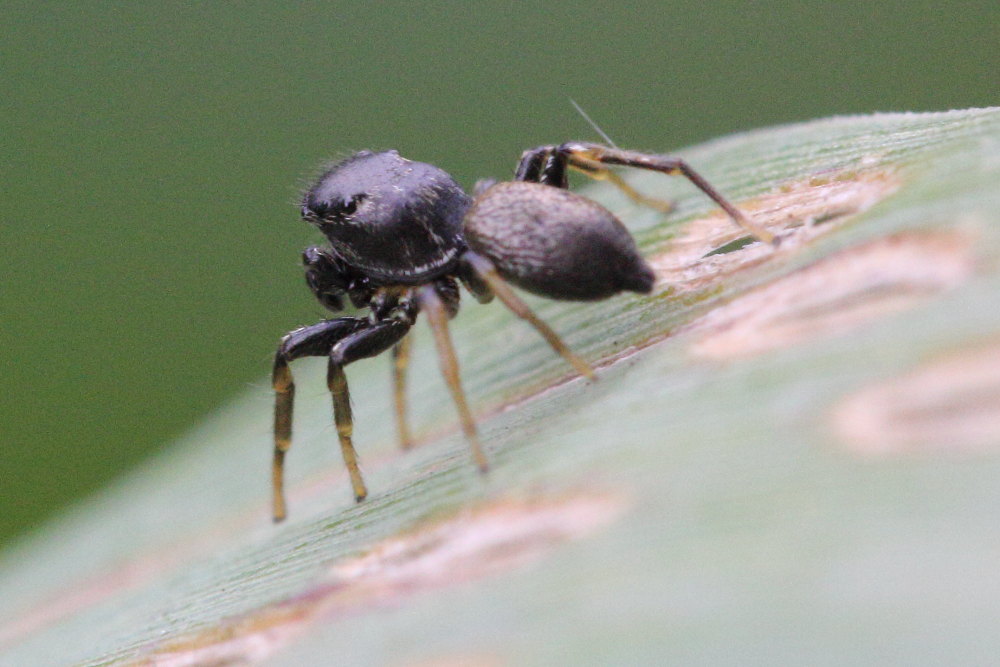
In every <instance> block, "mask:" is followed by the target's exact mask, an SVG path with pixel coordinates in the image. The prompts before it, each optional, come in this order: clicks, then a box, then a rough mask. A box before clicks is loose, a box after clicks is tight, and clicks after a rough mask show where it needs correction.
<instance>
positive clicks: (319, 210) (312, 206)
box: [302, 192, 368, 220]
mask: <svg viewBox="0 0 1000 667" xmlns="http://www.w3.org/2000/svg"><path fill="white" fill-rule="evenodd" d="M367 198H368V195H367V194H365V193H363V192H362V193H359V194H356V195H351V196H350V197H344V198H343V199H335V200H333V201H330V200H325V199H316V200H313V201H308V202H307V203H305V204H303V206H302V217H303V218H305V219H307V220H325V219H328V218H343V217H348V216H351V215H353V214H354V213H355V212H356V211H357V210H358V205H359V204H360V203H361V202H363V201H364V200H365V199H367Z"/></svg>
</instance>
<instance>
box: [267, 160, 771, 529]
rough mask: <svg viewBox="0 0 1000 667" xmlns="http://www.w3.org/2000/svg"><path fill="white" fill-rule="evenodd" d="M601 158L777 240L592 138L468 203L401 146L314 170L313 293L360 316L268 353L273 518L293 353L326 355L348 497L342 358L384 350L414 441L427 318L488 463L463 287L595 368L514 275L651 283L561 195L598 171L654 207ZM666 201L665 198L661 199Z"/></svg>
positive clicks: (683, 171)
mask: <svg viewBox="0 0 1000 667" xmlns="http://www.w3.org/2000/svg"><path fill="white" fill-rule="evenodd" d="M607 165H623V166H631V167H639V168H644V169H651V170H655V171H661V172H664V173H667V174H679V175H683V176H685V177H686V178H688V179H689V180H690V181H692V182H693V183H694V184H695V185H696V186H698V187H699V188H700V189H701V190H702V191H703V192H705V193H706V194H707V195H708V196H709V197H711V198H712V199H713V200H715V201H716V202H717V203H718V204H719V205H720V206H722V208H723V209H724V210H725V211H726V212H727V213H728V214H729V215H730V217H732V219H733V221H734V222H736V224H738V225H740V226H742V227H744V228H746V229H747V230H748V231H749V232H750V233H751V234H753V235H754V236H756V237H757V238H758V239H759V240H762V241H767V242H773V241H774V237H773V236H772V235H771V234H770V233H769V232H767V231H765V230H762V229H758V228H756V227H754V226H753V225H751V223H749V222H748V221H747V220H746V219H745V218H744V217H743V215H742V214H741V213H740V212H739V210H737V209H736V208H735V207H733V206H732V205H731V204H729V203H728V202H727V201H726V200H725V199H723V198H722V197H721V196H720V195H719V194H718V193H717V192H716V191H715V190H714V189H713V188H712V187H711V186H710V185H709V184H708V183H707V182H706V181H705V180H704V179H703V178H701V177H700V176H699V175H698V174H697V173H696V172H694V171H693V170H692V169H691V168H690V167H689V166H688V165H687V164H686V163H684V162H683V161H681V160H678V159H675V158H668V157H661V156H656V155H647V154H644V153H636V152H632V151H623V150H619V149H617V148H607V147H605V146H599V145H596V144H582V143H567V144H562V145H560V146H542V147H539V148H536V149H533V150H529V151H526V152H525V153H524V154H523V155H522V157H521V162H520V164H519V165H518V168H517V171H516V172H515V176H514V180H513V181H510V182H504V183H496V184H494V185H492V186H489V187H485V188H483V189H482V191H480V192H478V193H477V195H476V197H475V198H474V199H473V198H471V197H469V195H467V194H466V193H465V192H464V191H463V190H462V189H461V188H460V187H459V186H458V184H457V183H455V181H454V180H453V179H452V178H451V176H449V175H448V174H447V173H445V172H444V171H442V170H441V169H438V168H437V167H435V166H433V165H429V164H425V163H422V162H412V161H410V160H407V159H405V158H403V157H400V155H399V154H398V153H397V152H396V151H386V152H382V153H372V152H370V151H362V152H359V153H356V154H354V155H353V156H351V157H349V158H347V159H346V160H343V161H341V162H339V163H337V164H336V165H334V166H333V167H331V168H330V169H328V170H327V171H326V172H324V173H323V175H322V176H321V177H320V178H319V180H318V181H317V182H316V184H315V185H313V186H312V187H311V188H309V190H308V191H307V192H306V194H305V196H304V197H303V201H302V217H303V218H304V219H305V220H306V221H308V222H310V223H312V224H314V225H316V227H317V228H319V230H320V231H321V232H322V233H323V235H324V236H326V238H327V240H328V241H329V246H326V247H310V248H307V249H306V250H305V252H304V253H303V264H304V266H305V272H306V280H307V282H308V284H309V288H310V289H311V290H312V292H313V294H314V295H315V296H316V298H317V299H318V300H319V302H320V303H322V304H323V305H324V306H325V307H326V308H328V309H329V310H331V311H333V312H337V311H340V310H341V309H342V308H343V303H344V302H343V298H344V297H345V296H346V297H347V298H348V299H349V300H350V301H351V303H352V304H353V305H354V306H355V307H358V308H367V309H369V314H368V315H367V316H365V317H337V318H333V319H329V320H324V321H322V322H320V323H318V324H314V325H311V326H307V327H303V328H300V329H296V330H295V331H292V332H291V333H289V334H287V335H286V336H285V337H284V338H282V339H281V344H280V345H279V347H278V352H277V354H276V355H275V359H274V371H273V385H274V389H275V392H276V404H275V413H274V441H275V444H274V470H273V472H274V518H275V520H281V519H283V518H284V517H285V514H286V509H285V500H284V493H283V490H282V477H283V467H284V456H285V452H286V451H288V448H289V447H290V445H291V433H292V406H293V398H294V390H295V385H294V383H293V381H292V375H291V371H290V370H289V363H290V362H291V361H293V360H294V359H297V358H300V357H305V356H325V357H328V360H329V361H328V367H327V368H328V374H327V384H328V386H329V388H330V392H331V393H332V395H333V405H334V419H335V421H336V424H337V435H338V439H339V441H340V445H341V450H342V453H343V456H344V461H345V463H346V464H347V468H348V471H349V473H350V477H351V484H352V487H353V489H354V496H355V498H356V499H357V500H359V501H360V500H362V499H363V498H364V497H365V496H366V495H367V489H366V488H365V485H364V481H363V480H362V478H361V473H360V470H359V469H358V465H357V459H356V454H355V451H354V445H353V443H352V441H351V436H352V430H353V419H352V417H351V406H350V397H349V394H348V389H347V378H346V376H345V375H344V366H346V365H347V364H349V363H351V362H352V361H356V360H358V359H363V358H366V357H372V356H376V355H378V354H381V353H382V352H385V351H386V350H388V349H390V348H392V349H393V354H394V357H395V362H396V363H395V364H394V366H393V367H394V369H395V396H396V413H397V421H398V424H399V430H400V439H401V441H402V444H403V446H404V447H408V446H409V443H410V437H409V430H408V428H407V426H406V419H405V400H404V391H403V387H404V382H405V372H406V361H407V359H408V344H407V338H406V334H407V333H408V332H409V330H410V328H411V327H412V326H413V324H414V323H415V322H416V319H417V315H418V314H419V313H421V312H423V313H425V314H426V315H427V319H428V322H429V323H430V325H431V329H432V330H433V332H434V340H435V344H436V346H437V349H438V354H439V356H440V358H441V368H442V372H443V374H444V376H445V380H446V381H447V384H448V388H449V390H450V391H451V394H452V397H453V399H454V401H455V404H456V406H457V408H458V412H459V417H460V420H461V423H462V430H463V431H464V433H465V436H466V438H467V439H468V441H469V444H470V446H471V448H472V453H473V457H474V458H475V460H476V463H477V465H478V466H479V468H480V469H481V470H484V471H485V470H486V468H487V466H488V463H487V459H486V456H485V454H484V453H483V450H482V447H481V445H480V443H479V439H478V436H477V434H476V426H475V422H474V421H473V418H472V414H471V412H470V410H469V408H468V406H467V404H466V401H465V394H464V392H463V390H462V386H461V381H460V379H459V375H458V364H457V362H456V360H455V354H454V350H453V348H452V345H451V339H450V336H449V334H448V327H447V323H448V319H450V318H451V317H454V316H455V314H456V313H457V312H458V305H459V289H458V284H459V283H461V284H463V285H464V286H465V287H466V289H468V290H469V291H470V292H471V293H472V294H473V296H475V297H476V299H477V300H478V301H480V302H481V303H486V302H488V301H490V300H491V299H492V298H493V296H494V295H496V296H497V297H499V298H500V300H501V301H503V302H504V304H506V305H507V306H508V307H509V308H510V309H511V310H512V311H514V313H515V314H517V315H518V316H519V317H522V318H524V319H525V320H527V321H528V322H530V323H531V324H532V325H533V326H534V327H535V328H536V329H538V331H539V332H540V333H541V334H542V335H543V336H544V337H545V339H546V340H547V341H548V342H549V344H550V345H551V346H552V347H553V348H554V349H555V350H556V351H557V352H558V353H559V354H561V355H562V356H563V357H564V358H565V359H566V360H567V361H569V362H570V363H571V364H572V365H573V366H574V367H575V368H576V369H577V371H579V372H580V373H581V374H583V375H586V376H587V377H591V378H592V377H594V373H593V370H591V368H590V366H589V365H588V364H587V363H586V362H585V361H583V360H582V359H580V358H579V357H577V356H576V355H575V354H573V353H572V352H571V351H570V350H569V348H567V347H566V345H565V344H564V343H563V342H562V340H560V338H559V336H557V335H556V333H555V332H554V331H552V329H550V328H549V327H548V326H547V325H546V324H545V323H544V322H542V321H541V320H539V319H538V318H537V317H536V316H535V315H534V313H532V312H531V310H530V309H528V307H527V306H526V305H525V304H524V302H523V301H521V300H520V299H519V298H518V297H517V295H516V294H515V293H514V292H513V290H512V289H511V288H510V286H509V285H508V283H511V284H513V285H516V286H517V287H520V288H522V289H524V290H527V291H529V292H533V293H535V294H538V295H541V296H545V297H549V298H553V299H570V300H580V301H588V300H596V299H604V298H607V297H610V296H612V295H614V294H617V293H619V292H621V291H633V292H640V293H647V292H649V291H651V290H652V288H653V284H654V281H655V275H654V273H653V270H652V268H650V266H649V264H648V263H647V262H646V261H645V260H644V259H643V258H642V256H641V255H640V254H639V250H638V248H637V247H636V244H635V241H634V240H633V239H632V236H631V235H630V234H629V233H628V231H627V230H626V229H625V227H624V225H622V223H621V222H619V220H618V219H617V218H616V217H615V216H614V215H613V214H612V213H611V212H610V211H608V210H607V209H606V208H604V207H603V206H601V205H600V204H597V203H596V202H593V201H591V200H589V199H586V198H585V197H582V196H580V195H578V194H574V193H572V192H570V191H568V190H567V189H566V188H567V178H566V172H567V169H568V168H573V169H577V170H579V171H582V172H584V173H587V174H589V175H591V176H595V177H598V178H606V179H608V180H610V181H612V182H613V183H615V184H616V185H618V186H620V187H621V188H622V189H623V190H624V191H625V193H626V194H628V195H629V196H631V197H633V198H634V199H636V200H637V201H640V202H643V203H653V204H660V205H662V204H663V203H662V202H657V201H656V200H649V199H646V198H644V197H642V196H641V195H639V194H638V193H636V192H635V191H634V190H632V189H631V188H630V187H629V186H628V185H627V184H626V183H625V182H624V181H622V180H621V179H620V178H619V177H618V176H617V175H615V174H614V173H613V172H611V171H609V170H608V168H607ZM662 207H663V208H668V207H667V206H662Z"/></svg>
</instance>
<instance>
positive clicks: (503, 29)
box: [0, 1, 1000, 539]
mask: <svg viewBox="0 0 1000 667" xmlns="http://www.w3.org/2000/svg"><path fill="white" fill-rule="evenodd" d="M3 9H4V12H3V16H4V20H3V22H4V25H3V28H2V29H0V30H2V31H3V43H2V63H3V65H2V68H0V77H2V78H0V82H2V83H0V98H2V100H3V101H2V102H0V107H2V108H3V133H2V140H0V146H2V153H0V155H2V159H3V166H4V169H3V176H4V177H3V190H2V191H3V196H2V198H0V207H2V208H0V215H2V221H3V243H2V244H0V253H2V261H3V263H2V266H3V267H4V277H3V283H2V288H0V344H2V346H3V351H4V366H3V370H4V373H3V376H4V377H3V380H4V381H3V383H2V386H3V392H2V394H0V414H2V418H0V437H2V439H3V443H4V456H2V457H0V489H2V492H0V493H2V512H0V536H3V537H4V538H5V539H6V538H9V536H10V535H12V534H14V533H16V532H19V531H21V530H23V529H25V528H27V527H28V526H30V525H31V524H33V523H37V522H38V521H40V520H41V519H42V518H44V517H45V516H46V515H48V514H50V513H51V512H53V511H55V510H56V509H57V508H58V507H59V506H61V505H63V504H65V503H67V502H69V501H70V500H71V499H72V498H73V497H76V496H79V495H80V494H83V493H86V492H88V491H91V490H93V489H95V488H97V487H99V486H101V485H102V484H103V483H105V482H106V481H107V480H108V479H110V478H112V477H114V476H117V475H120V474H121V473H122V471H123V470H125V469H127V468H128V467H130V466H131V465H133V464H134V463H136V462H137V461H139V460H140V459H141V458H143V457H144V456H146V455H148V453H149V452H150V451H152V450H154V449H156V448H157V447H160V446H162V445H163V444H164V443H166V442H168V441H169V439H170V438H172V437H174V436H176V435H178V434H180V433H182V432H183V431H184V430H185V429H186V428H187V427H188V426H189V425H190V424H192V423H193V422H196V421H197V420H199V419H200V418H201V417H203V416H204V415H206V414H208V413H209V412H211V411H213V410H215V409H216V408H217V407H218V406H219V405H220V404H222V403H223V402H225V401H226V400H227V398H228V397H230V396H232V395H234V394H237V393H239V392H241V391H242V390H243V388H244V387H246V386H247V385H251V384H254V385H256V384H261V383H265V382H266V380H265V377H266V373H267V371H268V369H269V365H270V355H271V353H272V351H273V348H274V345H275V343H276V342H277V339H278V338H279V336H280V335H281V334H283V333H284V332H285V331H287V330H288V329H290V328H293V327H294V326H297V325H300V324H306V323H310V322H313V321H315V320H317V319H319V318H320V317H322V316H323V315H324V313H323V311H322V310H321V308H320V307H319V306H318V305H317V304H315V303H314V302H313V301H312V299H311V297H310V295H309V293H308V291H307V290H306V289H305V287H304V283H303V280H302V275H301V270H300V268H299V252H300V250H301V249H302V248H303V247H305V246H306V245H308V244H310V243H314V242H316V241H317V240H318V239H317V237H316V236H315V234H314V233H313V232H312V230H311V229H310V228H309V227H308V226H307V225H305V224H304V223H302V222H300V221H299V220H298V218H297V213H296V207H295V206H294V204H295V202H296V199H297V194H298V192H299V190H300V188H301V187H302V186H304V185H305V184H307V182H308V179H309V176H310V175H311V174H313V173H315V170H316V168H317V166H318V165H320V164H321V163H322V162H323V161H324V160H326V159H328V158H330V157H335V156H338V155H342V154H344V153H345V152H348V151H350V150H353V149H359V148H398V149H399V150H400V151H401V152H403V154H404V155H407V156H408V157H411V158H414V159H419V160H423V161H428V162H433V163H436V164H438V165H440V166H442V167H444V168H445V169H447V170H449V171H450V172H452V173H453V174H454V175H455V176H456V177H457V178H458V180H459V181H460V182H461V183H463V184H465V185H467V186H471V184H472V183H473V182H474V181H475V179H476V178H478V177H481V176H495V177H504V176H505V175H507V174H509V173H510V172H511V170H512V169H513V167H514V165H515V163H516V160H517V157H518V155H519V154H520V151H521V150H523V149H524V148H527V147H531V146H534V145H538V144H543V143H553V142H560V141H563V140H567V139H596V136H595V134H594V132H593V130H591V129H590V128H589V127H588V126H587V124H586V123H585V122H584V121H583V120H582V119H581V118H580V117H579V116H578V115H577V114H576V112H575V111H573V109H572V107H571V106H570V104H569V102H568V98H571V97H572V98H573V99H575V100H577V101H578V102H579V103H580V104H581V105H582V106H583V107H584V108H585V109H586V110H587V111H588V113H590V115H591V116H592V117H593V118H594V119H595V120H597V122H598V123H600V124H601V125H602V127H603V128H604V129H605V130H606V131H607V132H608V133H609V134H610V135H611V137H612V138H613V139H614V140H615V141H616V142H617V143H619V144H620V145H622V146H625V147H630V148H640V149H651V150H657V151H668V150H671V149H676V148H679V147H682V146H684V145H686V144H689V143H692V142H696V141H701V140H705V139H708V138H711V137H713V136H717V135H721V134H726V133H730V132H734V131H738V130H742V129H749V128H754V127H759V126H765V125H771V124H776V123H782V122H788V121H794V120H800V119H806V118H812V117H819V116H828V115H831V114H837V113H852V112H870V111H878V110H934V109H947V108H963V107H971V106H987V105H995V104H1000V89H998V77H997V72H998V71H1000V44H998V41H1000V40H998V39H997V34H998V30H1000V6H998V5H997V3H996V2H995V1H992V2H988V1H983V2H952V3H931V2H898V3H897V2H880V3H859V2H840V3H836V4H833V3H792V2H775V3H753V4H750V3H745V2H714V3H701V2H687V1H672V2H669V3H665V2H645V3H631V4H629V5H628V6H614V7H612V6H610V5H608V4H607V3H596V2H593V3H592V2H574V3H567V4H566V5H560V4H558V3H544V4H538V5H536V4H533V3H532V4H529V3H512V4H510V5H501V4H493V3H490V4H489V5H486V4H482V5H480V4H477V3H459V2H455V3H377V2H376V3H366V4H365V6H364V7H363V8H362V7H361V6H360V4H359V3H294V4H292V3H289V4H285V3H205V4H202V5H191V4H186V3H185V4H182V3H121V4H112V3H100V4H98V3H72V4H71V3H51V4H49V3H39V2H32V3H10V2H7V3H4V4H3ZM468 303H469V301H468V300H467V304H468ZM475 312H476V308H475V307H470V308H467V309H466V310H465V311H464V312H463V315H462V318H472V317H475ZM457 326H461V319H460V320H459V322H458V323H457ZM374 363H377V362H374ZM386 363H387V362H386ZM270 409H271V408H270V405H261V410H262V411H269V410H270ZM269 446H270V445H269V442H268V439H267V435H266V434H262V435H261V442H260V447H261V448H262V449H264V450H266V449H267V448H269ZM247 456H259V452H257V453H254V452H250V451H248V452H247ZM262 460H263V459H262ZM262 493H266V490H262Z"/></svg>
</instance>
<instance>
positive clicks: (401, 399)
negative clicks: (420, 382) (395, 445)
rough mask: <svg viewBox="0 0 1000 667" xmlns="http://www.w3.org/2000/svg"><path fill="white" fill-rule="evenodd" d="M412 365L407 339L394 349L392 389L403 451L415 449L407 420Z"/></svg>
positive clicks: (408, 339)
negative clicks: (409, 377)
mask: <svg viewBox="0 0 1000 667" xmlns="http://www.w3.org/2000/svg"><path fill="white" fill-rule="evenodd" d="M409 365H410V338H409V337H406V338H404V339H403V340H401V341H399V342H398V343H396V345H395V347H393V348H392V380H393V382H392V387H393V392H392V393H393V398H394V399H395V400H394V405H395V407H396V431H397V433H398V434H399V445H400V447H402V448H403V449H410V448H411V447H413V436H412V435H411V433H410V424H409V421H408V419H407V406H406V403H407V402H406V371H407V369H408V368H409Z"/></svg>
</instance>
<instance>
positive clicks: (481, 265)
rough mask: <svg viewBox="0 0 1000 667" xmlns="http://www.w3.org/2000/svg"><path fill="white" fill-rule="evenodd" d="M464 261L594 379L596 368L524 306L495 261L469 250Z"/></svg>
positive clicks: (519, 315) (553, 344)
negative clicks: (501, 274)
mask: <svg viewBox="0 0 1000 667" xmlns="http://www.w3.org/2000/svg"><path fill="white" fill-rule="evenodd" d="M462 259H463V262H464V264H465V266H466V267H468V269H467V272H468V271H471V273H473V274H474V275H475V276H477V277H478V278H479V279H481V280H482V282H483V283H485V285H486V286H487V287H489V289H490V290H491V291H492V292H493V293H494V294H496V296H497V297H498V298H499V299H500V300H501V301H503V303H504V305H505V306H507V308H509V309H510V310H511V311H512V312H513V313H514V314H515V315H517V316H518V317H520V318H521V319H523V320H526V321H527V322H528V323H529V324H531V326H533V327H535V329H536V330H537V331H538V333H540V334H541V335H542V337H543V338H545V340H546V341H547V342H548V344H549V345H550V346H552V349H553V350H555V351H556V352H557V353H559V354H560V355H561V356H562V358H563V359H565V360H566V361H568V362H569V363H570V364H571V365H572V366H573V368H575V369H576V371H577V372H578V373H579V374H580V375H583V376H584V377H586V378H587V379H589V380H593V379H595V377H596V376H595V375H594V369H593V368H591V367H590V364H588V363H587V362H586V361H584V360H583V359H581V358H580V357H579V356H577V355H576V354H575V353H574V352H573V351H572V350H571V349H569V346H567V345H566V343H564V342H563V340H562V338H560V337H559V334H557V333H556V332H555V331H553V330H552V328H551V327H550V326H549V325H548V324H546V323H545V322H544V321H542V319H541V318H539V317H538V316H537V315H535V313H534V311H532V310H531V309H530V308H528V304H526V303H524V301H522V300H521V299H520V297H518V296H517V294H515V293H514V290H512V289H511V288H510V285H508V284H507V281H505V280H504V279H503V277H501V276H500V273H499V272H498V271H497V269H496V267H495V266H494V265H493V262H491V261H490V260H488V259H487V258H485V257H483V256H482V255H478V254H476V253H474V252H472V251H467V252H466V253H465V254H464V255H463V256H462Z"/></svg>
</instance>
